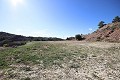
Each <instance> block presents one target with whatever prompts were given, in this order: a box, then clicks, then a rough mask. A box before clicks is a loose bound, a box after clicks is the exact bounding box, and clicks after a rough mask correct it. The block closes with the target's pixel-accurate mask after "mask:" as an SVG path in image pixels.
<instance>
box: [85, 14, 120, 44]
mask: <svg viewBox="0 0 120 80" xmlns="http://www.w3.org/2000/svg"><path fill="white" fill-rule="evenodd" d="M98 26H99V27H98V29H97V30H96V31H94V32H93V33H91V34H89V35H86V36H85V38H86V39H85V40H86V41H109V42H120V17H119V16H116V17H115V18H114V19H113V20H112V23H109V24H104V21H101V22H100V23H99V24H98Z"/></svg>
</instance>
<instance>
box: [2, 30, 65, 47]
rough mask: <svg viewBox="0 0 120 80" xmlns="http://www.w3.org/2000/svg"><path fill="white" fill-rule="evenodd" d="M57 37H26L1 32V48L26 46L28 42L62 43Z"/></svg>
mask: <svg viewBox="0 0 120 80" xmlns="http://www.w3.org/2000/svg"><path fill="white" fill-rule="evenodd" d="M61 40H63V39H61V38H56V37H26V36H22V35H16V34H11V33H6V32H0V46H6V47H7V46H19V45H24V44H26V42H27V41H61Z"/></svg>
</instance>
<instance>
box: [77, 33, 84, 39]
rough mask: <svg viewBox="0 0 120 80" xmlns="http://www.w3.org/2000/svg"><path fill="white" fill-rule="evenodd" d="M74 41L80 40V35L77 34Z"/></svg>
mask: <svg viewBox="0 0 120 80" xmlns="http://www.w3.org/2000/svg"><path fill="white" fill-rule="evenodd" d="M75 39H76V40H82V39H83V38H82V36H81V35H80V34H77V35H75Z"/></svg>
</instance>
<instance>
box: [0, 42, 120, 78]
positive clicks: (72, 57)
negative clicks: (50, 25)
mask: <svg viewBox="0 0 120 80" xmlns="http://www.w3.org/2000/svg"><path fill="white" fill-rule="evenodd" d="M0 80H120V43H107V42H80V41H57V42H56V41H55V42H54V41H51V42H50V41H49V42H30V43H27V44H26V45H24V46H20V47H17V48H0Z"/></svg>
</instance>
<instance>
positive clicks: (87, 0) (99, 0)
mask: <svg viewBox="0 0 120 80" xmlns="http://www.w3.org/2000/svg"><path fill="white" fill-rule="evenodd" d="M119 8H120V1H119V0H0V31H4V32H9V33H14V34H20V35H25V36H42V37H43V36H44V37H50V36H51V37H61V38H66V37H69V36H74V35H75V34H88V33H91V32H93V31H95V30H96V29H97V28H98V26H97V25H98V23H99V22H100V21H101V20H103V21H105V22H106V23H110V22H111V21H112V19H113V18H114V17H115V16H120V9H119Z"/></svg>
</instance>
